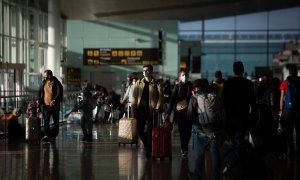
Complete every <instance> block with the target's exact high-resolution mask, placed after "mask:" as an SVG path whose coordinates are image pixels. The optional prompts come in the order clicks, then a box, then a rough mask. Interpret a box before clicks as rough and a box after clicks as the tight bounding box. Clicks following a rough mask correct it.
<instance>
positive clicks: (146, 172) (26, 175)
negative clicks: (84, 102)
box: [0, 124, 300, 180]
mask: <svg viewBox="0 0 300 180" xmlns="http://www.w3.org/2000/svg"><path fill="white" fill-rule="evenodd" d="M117 129H118V128H117V127H116V126H115V125H111V124H107V125H96V126H95V127H94V131H95V134H96V135H95V136H94V139H93V143H87V144H84V143H82V142H81V141H80V139H81V138H82V134H81V130H80V126H79V125H78V124H72V125H65V126H62V127H61V129H60V134H59V136H58V138H57V139H56V143H55V144H47V145H43V144H40V143H39V142H34V143H28V142H24V141H7V140H0V167H1V168H0V179H5V180H41V179H47V180H69V179H70V180H98V179H105V180H169V179H172V180H185V179H188V177H187V174H188V160H187V159H182V158H181V155H180V143H179V136H178V134H174V135H173V137H172V151H173V152H172V154H173V155H172V159H171V160H170V159H168V158H166V159H163V160H159V159H155V160H154V159H147V158H145V157H144V152H143V149H140V148H136V147H135V146H130V145H126V146H121V147H119V146H118V142H117V134H118V133H117ZM189 158H190V157H189ZM267 165H268V169H269V172H268V179H267V180H273V179H287V177H288V179H299V178H300V177H299V171H298V169H299V159H297V158H291V157H289V158H288V159H286V160H278V159H276V158H274V157H270V158H269V159H268V160H267ZM223 180H225V178H223Z"/></svg>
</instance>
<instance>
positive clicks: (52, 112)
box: [43, 106, 59, 138]
mask: <svg viewBox="0 0 300 180" xmlns="http://www.w3.org/2000/svg"><path fill="white" fill-rule="evenodd" d="M51 117H52V120H53V124H54V126H53V128H52V129H50V120H51ZM43 118H44V133H45V136H48V137H50V136H51V137H53V138H56V136H57V135H58V130H59V106H53V107H50V106H44V107H43Z"/></svg>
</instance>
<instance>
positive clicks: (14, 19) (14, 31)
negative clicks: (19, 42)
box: [10, 5, 17, 37]
mask: <svg viewBox="0 0 300 180" xmlns="http://www.w3.org/2000/svg"><path fill="white" fill-rule="evenodd" d="M10 23H11V36H14V37H16V36H17V12H16V7H15V6H12V5H11V6H10Z"/></svg>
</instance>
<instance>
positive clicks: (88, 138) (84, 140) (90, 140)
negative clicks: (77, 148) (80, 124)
mask: <svg viewBox="0 0 300 180" xmlns="http://www.w3.org/2000/svg"><path fill="white" fill-rule="evenodd" d="M92 139H93V138H92V137H91V136H83V138H82V142H87V143H89V142H92V141H93V140H92Z"/></svg>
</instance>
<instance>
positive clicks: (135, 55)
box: [83, 48, 161, 65]
mask: <svg viewBox="0 0 300 180" xmlns="http://www.w3.org/2000/svg"><path fill="white" fill-rule="evenodd" d="M145 64H151V65H156V64H161V59H159V54H158V48H139V49H126V48H124V49H115V48H85V49H83V65H145Z"/></svg>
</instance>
